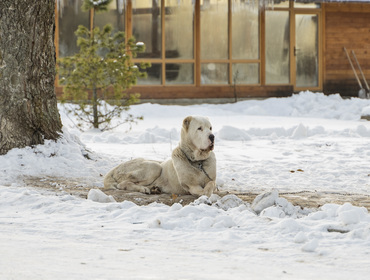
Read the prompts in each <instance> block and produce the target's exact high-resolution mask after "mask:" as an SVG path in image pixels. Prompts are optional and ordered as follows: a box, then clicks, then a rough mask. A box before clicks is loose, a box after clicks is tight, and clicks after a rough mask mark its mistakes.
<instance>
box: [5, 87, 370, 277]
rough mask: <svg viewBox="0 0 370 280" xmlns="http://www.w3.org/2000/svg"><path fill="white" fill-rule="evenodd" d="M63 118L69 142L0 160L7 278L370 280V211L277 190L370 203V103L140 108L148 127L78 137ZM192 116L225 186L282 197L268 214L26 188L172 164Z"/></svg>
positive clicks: (336, 99)
mask: <svg viewBox="0 0 370 280" xmlns="http://www.w3.org/2000/svg"><path fill="white" fill-rule="evenodd" d="M60 111H61V116H62V121H63V123H64V136H63V138H62V139H61V140H60V141H58V142H57V143H54V142H50V141H47V142H46V144H45V145H43V146H37V147H34V148H25V149H14V150H12V151H10V152H9V153H8V154H7V155H4V156H0V253H1V255H0V279H314V278H315V279H329V278H334V279H368V275H369V273H370V215H369V213H368V211H367V210H366V209H365V208H361V207H355V206H353V205H351V204H349V203H347V204H344V205H336V204H325V205H324V206H322V207H320V208H319V209H303V210H302V209H300V208H299V207H294V206H293V205H292V204H291V203H289V202H288V201H287V200H285V199H284V198H282V197H279V196H278V192H296V191H302V190H307V191H315V190H317V191H325V192H335V193H350V194H351V193H356V194H363V195H364V199H370V197H369V196H368V195H369V189H370V166H369V160H368V158H369V156H370V143H369V140H370V123H369V122H367V121H364V120H361V119H360V117H361V115H362V114H366V113H367V114H369V115H370V101H369V100H360V99H357V98H354V99H342V98H341V97H340V96H339V95H332V96H324V95H323V94H317V93H311V92H302V93H300V94H298V95H294V96H292V97H289V98H270V99H266V100H248V101H243V102H238V103H236V104H223V105H194V106H186V107H185V106H163V105H155V104H141V105H135V106H133V107H132V110H131V112H132V113H134V114H135V115H143V116H144V121H141V122H139V123H138V125H135V126H134V127H133V129H132V130H131V131H129V132H126V129H127V128H125V127H119V128H116V129H114V130H113V131H107V132H99V131H96V130H89V131H87V132H80V131H78V130H77V129H76V128H75V127H74V125H73V124H72V122H71V120H70V119H69V118H68V117H66V115H65V113H64V110H63V108H62V107H60ZM187 115H206V116H209V117H210V119H211V121H212V124H213V128H214V131H215V135H216V147H215V153H216V157H217V164H218V166H217V171H218V175H217V176H218V178H217V185H218V186H219V188H220V189H221V190H233V191H237V192H243V191H244V192H245V191H253V192H255V193H263V192H266V191H268V192H271V191H272V190H274V191H272V193H271V194H270V196H267V197H265V198H264V199H262V200H261V201H260V203H259V204H258V205H257V206H256V205H254V208H253V209H254V210H256V209H258V211H257V212H260V211H261V212H260V214H259V215H256V213H255V212H254V211H253V209H252V206H251V205H249V204H246V203H243V202H242V201H241V200H239V199H238V198H237V197H235V196H228V197H225V198H223V199H220V198H217V197H216V196H213V197H211V198H210V199H209V200H207V199H205V198H200V199H198V200H197V201H195V202H194V203H193V204H191V205H188V206H182V205H180V204H174V205H173V206H166V205H162V204H151V205H148V206H137V205H135V204H133V203H131V202H127V201H125V202H122V203H116V202H113V203H98V202H95V201H94V200H95V198H94V199H93V200H92V199H87V200H85V199H81V198H78V197H75V196H71V195H69V194H67V193H56V192H52V191H51V192H45V191H40V190H39V189H34V188H32V186H26V185H25V184H24V181H23V178H24V176H34V177H40V178H43V177H56V178H57V177H64V178H73V179H76V180H78V181H80V182H81V185H87V186H90V187H91V186H94V187H95V188H97V189H98V188H99V187H101V186H102V175H104V174H105V173H106V172H107V171H109V169H111V168H112V167H114V166H115V165H117V164H118V163H120V162H122V161H125V160H128V159H131V158H133V157H139V156H140V157H146V158H151V159H158V160H164V159H166V158H168V157H169V156H170V155H171V151H172V149H173V148H174V147H175V146H176V145H177V143H178V141H179V133H180V127H181V123H182V120H183V118H184V117H186V116H187ZM84 145H85V146H86V147H87V149H88V150H89V151H90V152H89V157H90V158H92V160H91V159H87V158H86V152H85V149H84V147H83V146H84ZM55 188H58V189H59V188H62V187H61V186H59V185H55ZM97 195H98V196H99V193H97ZM100 196H103V195H102V194H100ZM92 197H93V196H90V198H92Z"/></svg>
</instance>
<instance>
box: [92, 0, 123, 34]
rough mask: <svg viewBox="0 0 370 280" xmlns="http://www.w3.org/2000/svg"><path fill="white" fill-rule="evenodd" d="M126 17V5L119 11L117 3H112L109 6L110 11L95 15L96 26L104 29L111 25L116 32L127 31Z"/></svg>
mask: <svg viewBox="0 0 370 280" xmlns="http://www.w3.org/2000/svg"><path fill="white" fill-rule="evenodd" d="M124 15H125V11H124V5H123V7H119V9H117V1H112V2H111V4H110V5H109V8H108V11H106V12H103V13H96V14H95V16H94V21H95V26H97V27H100V28H103V27H104V26H105V25H106V24H111V25H112V26H113V30H114V31H117V30H119V31H125V16H124Z"/></svg>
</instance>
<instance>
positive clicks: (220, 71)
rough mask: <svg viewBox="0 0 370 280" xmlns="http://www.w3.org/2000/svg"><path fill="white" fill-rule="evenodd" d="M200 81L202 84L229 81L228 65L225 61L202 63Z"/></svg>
mask: <svg viewBox="0 0 370 280" xmlns="http://www.w3.org/2000/svg"><path fill="white" fill-rule="evenodd" d="M201 83H202V84H203V85H211V84H215V85H224V84H228V83H229V65H228V64H226V63H202V64H201Z"/></svg>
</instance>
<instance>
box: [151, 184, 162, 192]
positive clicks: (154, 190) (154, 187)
mask: <svg viewBox="0 0 370 280" xmlns="http://www.w3.org/2000/svg"><path fill="white" fill-rule="evenodd" d="M150 193H151V194H161V193H162V191H161V189H160V188H159V187H157V186H153V187H151V188H150Z"/></svg>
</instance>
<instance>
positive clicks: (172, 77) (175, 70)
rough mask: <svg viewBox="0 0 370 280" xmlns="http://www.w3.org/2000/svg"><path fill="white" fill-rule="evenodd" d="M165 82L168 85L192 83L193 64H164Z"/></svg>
mask: <svg viewBox="0 0 370 280" xmlns="http://www.w3.org/2000/svg"><path fill="white" fill-rule="evenodd" d="M166 84H168V85H180V84H182V85H184V84H194V64H193V63H181V64H175V63H171V64H166Z"/></svg>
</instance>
